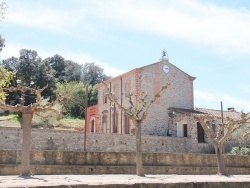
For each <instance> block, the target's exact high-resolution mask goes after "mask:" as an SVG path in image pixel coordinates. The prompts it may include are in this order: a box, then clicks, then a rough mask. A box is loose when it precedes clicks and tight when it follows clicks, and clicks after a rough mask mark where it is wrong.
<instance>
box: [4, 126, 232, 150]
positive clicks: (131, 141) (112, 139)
mask: <svg viewBox="0 0 250 188" xmlns="http://www.w3.org/2000/svg"><path fill="white" fill-rule="evenodd" d="M21 146H22V129H20V128H9V127H8V128H7V127H6V128H0V149H2V150H3V149H11V150H20V149H21ZM142 146H143V151H144V152H161V153H162V152H171V153H213V148H212V146H211V145H210V144H208V143H198V142H197V140H196V139H193V138H187V137H167V136H143V137H142ZM228 146H229V147H228V149H230V148H231V147H232V145H231V144H229V145H228ZM83 147H84V134H83V132H81V131H66V130H51V129H33V130H32V146H31V148H32V150H67V151H83ZM87 151H91V152H95V151H97V152H134V151H135V136H131V135H120V134H101V133H100V134H94V133H93V134H91V133H90V134H87Z"/></svg>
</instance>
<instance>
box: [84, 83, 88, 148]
mask: <svg viewBox="0 0 250 188" xmlns="http://www.w3.org/2000/svg"><path fill="white" fill-rule="evenodd" d="M87 108H88V84H86V89H85V127H84V151H86V145H87V144H86V142H87V115H88V113H87Z"/></svg>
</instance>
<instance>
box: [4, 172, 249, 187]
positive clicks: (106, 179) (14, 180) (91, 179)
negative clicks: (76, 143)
mask: <svg viewBox="0 0 250 188" xmlns="http://www.w3.org/2000/svg"><path fill="white" fill-rule="evenodd" d="M189 182H194V183H199V182H205V183H207V184H211V183H212V182H219V183H221V182H222V183H224V182H232V183H233V184H234V185H237V184H238V185H240V183H239V182H245V183H244V187H247V188H248V187H250V175H233V176H217V175H146V177H139V176H135V175H35V176H31V177H21V176H0V187H1V188H3V187H9V188H10V187H42V186H44V187H46V186H48V187H60V186H62V185H64V186H63V187H65V186H66V187H71V185H74V186H75V187H81V186H80V185H82V186H86V187H91V186H92V187H95V186H96V187H113V186H112V185H116V187H123V186H122V185H133V184H134V185H135V184H141V183H143V184H164V185H166V184H173V183H183V184H185V183H189ZM107 185H109V186H107ZM248 185H249V186H248ZM74 186H72V187H74ZM223 187H224V186H223ZM230 187H231V186H230ZM233 187H234V186H233ZM236 187H237V186H236ZM239 187H243V186H239Z"/></svg>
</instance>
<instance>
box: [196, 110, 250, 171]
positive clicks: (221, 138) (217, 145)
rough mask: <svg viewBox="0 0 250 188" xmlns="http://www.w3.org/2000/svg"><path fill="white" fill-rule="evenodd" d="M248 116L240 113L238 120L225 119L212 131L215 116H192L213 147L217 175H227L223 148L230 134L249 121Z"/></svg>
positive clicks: (249, 117)
mask: <svg viewBox="0 0 250 188" xmlns="http://www.w3.org/2000/svg"><path fill="white" fill-rule="evenodd" d="M249 114H250V113H243V112H241V117H240V118H239V119H232V118H229V117H227V119H226V121H225V122H224V123H223V124H220V125H219V126H218V127H217V129H213V127H212V122H213V121H214V120H215V119H217V118H216V117H215V116H213V115H210V114H199V115H193V116H194V119H195V120H196V121H198V122H199V123H200V124H201V126H202V128H203V129H204V131H205V133H206V135H207V137H208V139H209V141H210V142H211V144H212V145H213V147H214V150H215V153H216V158H217V165H218V172H217V174H218V175H226V174H227V173H226V169H225V161H224V158H223V146H224V144H225V142H226V141H227V139H228V138H229V136H230V135H231V133H232V132H234V131H236V130H237V129H239V128H241V127H242V126H243V125H244V124H245V123H246V122H247V121H248V120H249V119H250V116H249Z"/></svg>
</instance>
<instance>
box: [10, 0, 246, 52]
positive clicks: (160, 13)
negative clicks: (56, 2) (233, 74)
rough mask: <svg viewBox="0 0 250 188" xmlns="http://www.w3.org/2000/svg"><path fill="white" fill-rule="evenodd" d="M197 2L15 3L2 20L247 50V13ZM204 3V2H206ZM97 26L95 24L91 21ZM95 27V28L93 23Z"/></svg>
mask: <svg viewBox="0 0 250 188" xmlns="http://www.w3.org/2000/svg"><path fill="white" fill-rule="evenodd" d="M202 2H203V1H197V0H180V1H173V0H168V1H166V0H159V1H151V0H138V1H131V0H120V1H116V0H107V1H105V3H104V2H103V1H95V0H92V1H88V2H86V1H81V0H79V1H74V3H75V4H76V5H78V6H77V7H71V6H68V7H67V8H64V9H63V10H59V9H56V8H52V7H47V6H48V5H47V6H45V5H41V4H39V6H38V5H37V6H34V5H30V6H28V5H27V4H21V3H19V4H18V5H16V6H15V7H18V8H16V9H13V10H12V9H10V14H9V15H8V16H7V19H6V21H10V22H14V23H18V24H23V25H27V26H30V27H35V28H40V29H48V30H51V31H56V32H64V33H65V32H66V33H68V34H72V33H75V34H76V30H79V31H80V32H79V33H81V32H86V30H87V31H91V32H97V33H98V32H99V31H98V29H99V28H97V27H99V26H100V25H106V27H107V28H108V27H110V28H112V27H117V26H119V25H122V26H124V27H126V28H127V29H128V28H131V29H137V30H141V31H143V32H150V33H154V34H156V35H163V36H167V37H176V38H180V39H182V40H186V41H189V42H192V43H195V44H199V45H200V44H203V45H205V46H210V47H213V51H216V52H217V53H223V54H228V53H232V52H233V53H248V52H249V51H250V45H249V44H250V11H249V10H247V9H242V8H241V9H233V8H226V7H219V6H218V5H215V4H209V3H202ZM204 2H205V1H204ZM90 18H94V19H95V20H98V21H99V24H96V22H93V20H92V19H90ZM92 22H93V23H92ZM104 23H105V24H104Z"/></svg>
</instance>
